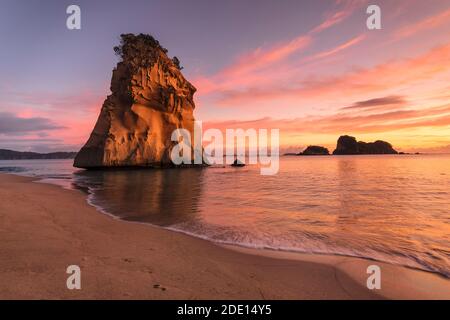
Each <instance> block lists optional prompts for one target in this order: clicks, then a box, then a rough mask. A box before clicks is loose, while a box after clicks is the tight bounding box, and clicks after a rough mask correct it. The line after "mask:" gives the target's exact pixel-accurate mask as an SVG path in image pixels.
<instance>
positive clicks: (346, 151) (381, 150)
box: [285, 135, 406, 156]
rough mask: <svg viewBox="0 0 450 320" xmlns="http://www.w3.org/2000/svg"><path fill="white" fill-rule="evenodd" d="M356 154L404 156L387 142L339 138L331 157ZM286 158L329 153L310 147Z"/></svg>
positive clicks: (347, 137)
mask: <svg viewBox="0 0 450 320" xmlns="http://www.w3.org/2000/svg"><path fill="white" fill-rule="evenodd" d="M358 154H406V153H403V152H400V153H399V152H397V151H396V150H395V149H394V148H393V147H392V145H391V144H390V143H389V142H386V141H382V140H377V141H375V142H364V141H357V140H356V138H355V137H352V136H347V135H345V136H340V137H339V139H338V141H337V145H336V149H335V150H334V151H333V155H358ZM285 155H286V156H327V155H330V152H329V151H328V149H327V148H325V147H322V146H315V145H311V146H308V147H307V148H306V149H305V150H303V151H301V152H299V153H286V154H285Z"/></svg>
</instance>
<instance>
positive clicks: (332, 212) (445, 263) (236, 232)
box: [0, 155, 450, 277]
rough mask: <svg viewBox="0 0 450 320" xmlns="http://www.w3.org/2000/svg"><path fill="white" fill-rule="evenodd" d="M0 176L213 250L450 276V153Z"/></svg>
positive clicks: (43, 168)
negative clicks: (55, 189) (38, 182)
mask: <svg viewBox="0 0 450 320" xmlns="http://www.w3.org/2000/svg"><path fill="white" fill-rule="evenodd" d="M0 171H4V172H14V173H17V174H22V175H31V176H37V177H40V178H41V179H42V182H49V183H56V184H58V185H61V186H63V187H65V188H73V189H79V190H82V191H83V192H86V193H87V194H88V201H89V203H90V204H92V205H94V206H96V207H97V208H99V209H100V210H101V211H103V212H106V213H109V214H111V215H114V216H116V217H118V218H121V219H123V220H129V221H139V222H144V223H150V224H153V225H158V226H161V227H165V228H168V229H171V230H176V231H180V232H184V233H187V234H191V235H194V236H197V237H201V238H204V239H208V240H211V241H215V242H219V243H227V244H235V245H241V246H247V247H254V248H266V249H275V250H286V251H298V252H309V253H329V254H340V255H349V256H357V257H365V258H371V259H375V260H379V261H385V262H390V263H394V264H400V265H406V266H410V267H414V268H418V269H422V270H427V271H432V272H437V273H440V274H442V275H444V276H447V277H450V155H404V156H400V155H376V156H333V157H295V156H286V157H281V159H280V171H279V174H277V175H274V176H261V175H260V171H259V168H258V167H257V166H246V167H243V168H233V167H209V168H204V169H195V168H190V169H166V170H160V169H148V170H117V171H85V170H78V169H74V168H72V161H71V160H26V161H25V160H22V161H0ZM149 232H151V231H149Z"/></svg>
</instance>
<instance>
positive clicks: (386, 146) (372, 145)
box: [333, 136, 398, 155]
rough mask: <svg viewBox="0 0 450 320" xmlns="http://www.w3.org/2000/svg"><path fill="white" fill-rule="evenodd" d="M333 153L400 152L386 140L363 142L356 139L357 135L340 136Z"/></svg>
mask: <svg viewBox="0 0 450 320" xmlns="http://www.w3.org/2000/svg"><path fill="white" fill-rule="evenodd" d="M333 154H334V155H355V154H398V152H397V151H396V150H395V149H394V148H393V147H392V145H391V144H390V143H389V142H386V141H381V140H377V141H375V142H363V141H356V138H355V137H351V136H340V137H339V139H338V141H337V146H336V149H335V150H334V151H333Z"/></svg>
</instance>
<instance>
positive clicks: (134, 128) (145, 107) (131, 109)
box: [74, 34, 196, 168]
mask: <svg viewBox="0 0 450 320" xmlns="http://www.w3.org/2000/svg"><path fill="white" fill-rule="evenodd" d="M114 51H115V52H116V54H117V55H119V56H120V57H121V61H120V62H119V63H118V64H117V66H116V68H115V69H114V70H113V74H112V79H111V92H112V93H111V94H110V95H109V96H108V97H107V98H106V100H105V102H104V103H103V106H102V109H101V112H100V116H99V118H98V120H97V123H96V125H95V127H94V129H93V131H92V133H91V136H90V137H89V140H88V141H87V142H86V144H85V145H84V147H83V148H82V149H81V150H80V152H79V153H78V155H77V156H76V157H75V161H74V166H75V167H79V168H101V167H124V166H125V167H128V166H151V167H161V166H172V165H173V164H172V161H171V160H170V152H171V150H172V148H173V146H174V145H175V144H176V143H177V142H172V141H171V134H172V132H173V131H174V130H175V129H177V128H184V129H186V130H188V131H189V132H190V133H191V138H192V139H193V137H194V135H193V128H194V116H193V111H194V108H195V104H194V100H193V96H194V93H195V91H196V89H195V87H194V86H193V85H192V84H191V83H189V81H187V80H186V79H185V78H184V76H183V75H182V74H181V71H180V69H181V67H180V65H179V60H178V59H173V60H172V59H170V58H169V57H168V56H167V49H165V48H163V47H162V46H161V45H160V44H159V42H158V41H157V40H155V39H154V38H153V37H152V36H150V35H144V34H139V35H134V34H123V35H121V45H120V46H118V47H115V48H114ZM174 61H175V62H174ZM192 142H193V141H191V143H192Z"/></svg>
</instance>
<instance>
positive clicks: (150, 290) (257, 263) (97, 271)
mask: <svg viewBox="0 0 450 320" xmlns="http://www.w3.org/2000/svg"><path fill="white" fill-rule="evenodd" d="M0 242H1V245H0V288H1V289H0V299H450V280H448V279H446V278H444V277H441V276H439V275H437V274H433V273H429V272H423V271H418V270H413V269H410V268H406V267H402V266H396V265H390V264H387V263H381V262H375V261H371V260H365V259H359V258H350V257H343V256H327V255H310V254H293V253H281V252H274V251H263V250H252V249H244V248H235V247H232V248H230V247H224V246H219V245H216V244H213V243H210V242H208V241H204V240H201V239H197V238H193V237H190V236H187V235H184V234H179V233H176V232H171V231H168V230H164V229H161V228H158V227H153V226H150V225H143V224H138V223H129V222H125V221H120V220H117V219H114V218H112V217H109V216H107V215H105V214H102V213H100V212H98V211H97V210H96V209H95V208H94V207H92V206H90V205H88V204H87V202H86V195H85V194H83V193H82V192H80V191H70V190H64V189H62V188H60V187H58V186H54V185H47V184H43V183H35V182H33V179H31V178H26V177H19V176H13V175H7V174H0ZM74 264H75V265H79V266H80V268H81V286H82V288H81V290H68V289H67V288H66V279H67V277H68V274H66V268H67V266H69V265H74ZM371 264H376V265H379V266H380V267H381V271H382V288H381V290H369V289H367V287H366V280H367V277H368V275H367V273H366V269H367V267H368V266H369V265H371Z"/></svg>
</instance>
